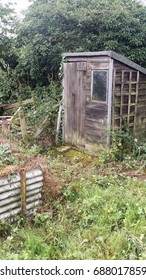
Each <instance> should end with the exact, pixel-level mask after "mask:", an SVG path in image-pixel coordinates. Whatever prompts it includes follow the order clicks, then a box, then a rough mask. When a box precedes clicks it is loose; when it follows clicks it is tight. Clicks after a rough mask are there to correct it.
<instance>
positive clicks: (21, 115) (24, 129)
mask: <svg viewBox="0 0 146 280" xmlns="http://www.w3.org/2000/svg"><path fill="white" fill-rule="evenodd" d="M19 118H20V127H21V134H22V138H23V139H24V138H25V136H26V133H27V125H26V121H25V116H24V111H23V109H22V108H21V109H20V111H19Z"/></svg>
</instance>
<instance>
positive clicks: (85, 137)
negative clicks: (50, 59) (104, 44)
mask: <svg viewBox="0 0 146 280" xmlns="http://www.w3.org/2000/svg"><path fill="white" fill-rule="evenodd" d="M64 59H65V62H64V81H63V84H64V140H65V142H66V143H69V144H72V145H77V146H85V145H86V144H87V143H89V142H90V143H97V144H102V145H105V144H108V145H109V144H110V132H111V130H115V129H122V127H123V124H124V123H127V125H128V126H129V127H130V128H131V130H132V131H133V133H134V135H135V137H137V138H138V139H139V138H140V139H141V138H143V137H144V136H146V69H145V68H143V67H141V66H140V65H138V64H136V63H134V62H132V61H130V60H129V59H128V58H126V57H123V56H122V55H120V54H117V53H115V52H113V51H100V52H80V53H65V54H64Z"/></svg>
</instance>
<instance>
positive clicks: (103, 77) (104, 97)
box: [85, 68, 109, 144]
mask: <svg viewBox="0 0 146 280" xmlns="http://www.w3.org/2000/svg"><path fill="white" fill-rule="evenodd" d="M108 80H109V71H108V69H97V68H95V69H92V70H91V89H90V97H89V102H88V98H87V100H86V109H85V139H86V142H95V143H97V144H106V143H107V119H108V85H109V83H108Z"/></svg>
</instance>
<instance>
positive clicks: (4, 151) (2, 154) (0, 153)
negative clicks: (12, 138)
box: [0, 144, 18, 164]
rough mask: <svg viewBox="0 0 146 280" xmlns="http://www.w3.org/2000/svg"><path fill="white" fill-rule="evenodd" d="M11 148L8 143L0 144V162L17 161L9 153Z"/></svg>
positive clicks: (14, 162)
mask: <svg viewBox="0 0 146 280" xmlns="http://www.w3.org/2000/svg"><path fill="white" fill-rule="evenodd" d="M11 153H12V152H11V149H10V146H9V145H8V144H6V145H3V146H0V162H1V163H6V164H9V163H13V164H16V163H18V162H17V160H15V158H14V157H13V156H12V155H11Z"/></svg>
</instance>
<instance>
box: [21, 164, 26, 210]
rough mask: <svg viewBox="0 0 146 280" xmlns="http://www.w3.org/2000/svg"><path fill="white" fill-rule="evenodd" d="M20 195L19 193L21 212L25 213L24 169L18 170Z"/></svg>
mask: <svg viewBox="0 0 146 280" xmlns="http://www.w3.org/2000/svg"><path fill="white" fill-rule="evenodd" d="M20 195H21V214H25V211H26V171H25V169H21V171H20Z"/></svg>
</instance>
